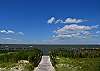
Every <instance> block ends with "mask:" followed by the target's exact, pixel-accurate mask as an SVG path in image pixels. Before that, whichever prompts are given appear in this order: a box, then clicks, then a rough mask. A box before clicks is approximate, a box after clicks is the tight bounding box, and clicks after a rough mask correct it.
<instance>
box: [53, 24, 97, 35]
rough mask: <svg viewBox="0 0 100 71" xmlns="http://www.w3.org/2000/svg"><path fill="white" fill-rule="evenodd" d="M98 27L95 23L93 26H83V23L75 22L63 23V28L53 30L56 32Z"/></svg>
mask: <svg viewBox="0 0 100 71" xmlns="http://www.w3.org/2000/svg"><path fill="white" fill-rule="evenodd" d="M96 28H98V26H97V25H95V26H84V25H76V24H71V25H65V26H64V27H63V28H60V29H58V30H56V31H55V32H56V33H63V32H66V31H68V30H70V31H71V30H72V31H74V30H77V31H83V30H84V31H85V30H92V29H96Z"/></svg>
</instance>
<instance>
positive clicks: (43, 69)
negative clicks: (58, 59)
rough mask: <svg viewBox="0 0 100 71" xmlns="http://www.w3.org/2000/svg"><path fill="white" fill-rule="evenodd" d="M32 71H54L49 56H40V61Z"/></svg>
mask: <svg viewBox="0 0 100 71" xmlns="http://www.w3.org/2000/svg"><path fill="white" fill-rule="evenodd" d="M34 71H55V69H54V67H53V66H52V64H51V62H50V57H49V56H42V60H41V62H40V63H39V65H38V67H37V68H35V69H34Z"/></svg>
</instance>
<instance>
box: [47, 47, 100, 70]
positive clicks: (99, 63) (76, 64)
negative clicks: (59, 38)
mask: <svg viewBox="0 0 100 71" xmlns="http://www.w3.org/2000/svg"><path fill="white" fill-rule="evenodd" d="M49 55H50V57H51V62H52V64H53V66H54V67H55V69H56V71H100V48H69V49H64V48H60V49H53V50H51V51H50V52H49Z"/></svg>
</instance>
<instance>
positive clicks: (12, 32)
mask: <svg viewBox="0 0 100 71" xmlns="http://www.w3.org/2000/svg"><path fill="white" fill-rule="evenodd" d="M0 32H1V33H5V34H14V33H15V32H14V31H12V30H0Z"/></svg>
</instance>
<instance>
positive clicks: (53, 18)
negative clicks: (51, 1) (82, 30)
mask: <svg viewBox="0 0 100 71" xmlns="http://www.w3.org/2000/svg"><path fill="white" fill-rule="evenodd" d="M85 21H88V20H85V19H76V18H66V19H65V20H62V19H57V20H56V18H55V17H51V18H50V19H49V20H48V23H49V24H57V23H81V22H85Z"/></svg>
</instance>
